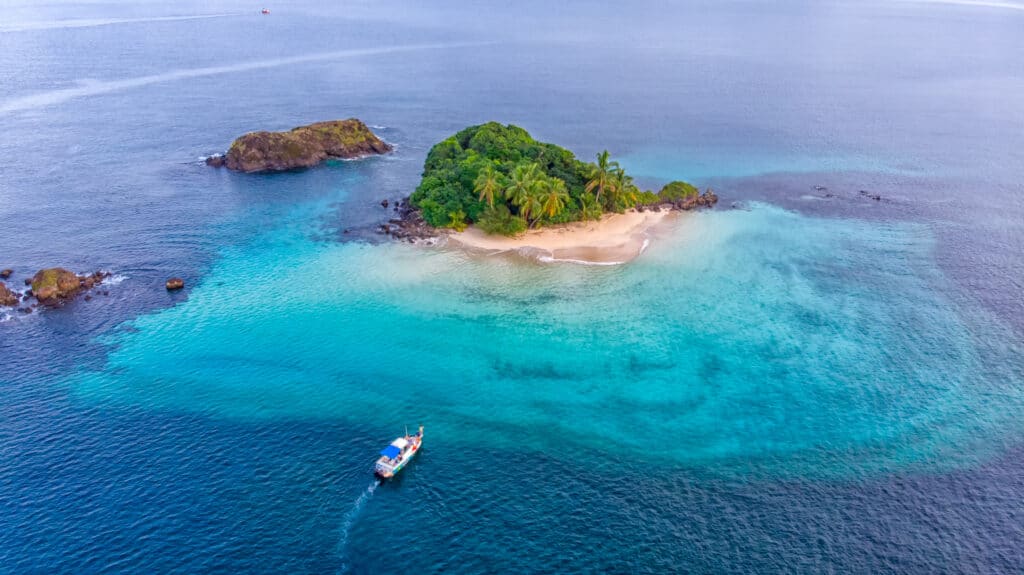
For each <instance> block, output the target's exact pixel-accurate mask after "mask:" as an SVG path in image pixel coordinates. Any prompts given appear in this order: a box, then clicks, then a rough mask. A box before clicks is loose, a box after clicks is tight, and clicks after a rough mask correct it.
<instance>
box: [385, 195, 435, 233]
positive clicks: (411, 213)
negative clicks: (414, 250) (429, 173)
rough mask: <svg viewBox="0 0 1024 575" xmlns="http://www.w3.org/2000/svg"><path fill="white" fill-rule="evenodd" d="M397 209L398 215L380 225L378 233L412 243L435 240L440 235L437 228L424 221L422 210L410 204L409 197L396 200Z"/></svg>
mask: <svg viewBox="0 0 1024 575" xmlns="http://www.w3.org/2000/svg"><path fill="white" fill-rule="evenodd" d="M395 210H396V211H398V217H397V218H391V219H390V220H388V223H386V224H381V225H380V226H378V227H377V233H380V234H384V235H386V236H391V237H393V238H395V239H396V240H406V241H408V242H411V243H416V242H417V241H421V240H433V239H436V238H437V237H438V235H439V231H438V230H437V228H434V227H433V226H431V225H430V224H428V223H427V222H426V221H424V220H423V216H422V215H420V211H419V210H417V209H416V208H414V207H412V206H411V205H409V201H408V199H406V200H405V201H397V202H395Z"/></svg>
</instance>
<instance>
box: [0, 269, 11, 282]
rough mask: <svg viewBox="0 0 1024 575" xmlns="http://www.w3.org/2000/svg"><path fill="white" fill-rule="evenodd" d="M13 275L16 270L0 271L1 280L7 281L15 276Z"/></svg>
mask: <svg viewBox="0 0 1024 575" xmlns="http://www.w3.org/2000/svg"><path fill="white" fill-rule="evenodd" d="M13 273H14V270H12V269H10V268H8V269H5V270H3V271H0V280H5V279H7V278H9V277H11V274H13Z"/></svg>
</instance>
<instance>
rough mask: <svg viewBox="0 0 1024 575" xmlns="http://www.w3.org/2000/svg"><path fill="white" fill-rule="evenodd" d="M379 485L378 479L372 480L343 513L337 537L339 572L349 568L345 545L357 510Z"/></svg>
mask: <svg viewBox="0 0 1024 575" xmlns="http://www.w3.org/2000/svg"><path fill="white" fill-rule="evenodd" d="M379 485H380V481H379V480H378V481H374V482H373V483H371V484H370V486H369V487H367V488H366V491H363V492H362V493H360V494H359V497H357V498H356V501H355V503H353V504H352V509H349V511H348V513H346V514H345V519H344V520H343V521H342V522H341V535H340V536H339V538H338V555H339V556H341V557H342V563H341V568H340V569H339V570H338V572H339V573H347V572H348V570H349V565H348V563H345V561H344V557H345V547H347V546H348V532H349V531H350V530H351V529H352V525H354V524H355V522H356V519H357V518H358V517H359V512H361V511H362V510H363V506H365V505H366V502H367V501H369V500H370V498H371V497H373V492H374V491H376V490H377V487H378V486H379Z"/></svg>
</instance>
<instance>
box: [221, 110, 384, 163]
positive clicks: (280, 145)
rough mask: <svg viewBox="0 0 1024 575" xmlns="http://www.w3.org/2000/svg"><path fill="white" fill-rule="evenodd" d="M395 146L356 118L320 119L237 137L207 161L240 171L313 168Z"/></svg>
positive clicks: (376, 152)
mask: <svg viewBox="0 0 1024 575" xmlns="http://www.w3.org/2000/svg"><path fill="white" fill-rule="evenodd" d="M390 151H391V146H390V145H389V144H388V143H387V142H385V141H383V140H381V139H380V138H378V137H377V135H376V134H374V133H373V132H372V131H370V128H368V127H367V126H366V124H364V123H363V122H361V121H359V120H357V119H356V118H349V119H347V120H333V121H327V122H316V123H314V124H310V125H308V126H299V127H298V128H294V129H292V130H289V131H286V132H266V131H260V132H249V133H248V134H245V135H243V136H241V137H239V138H237V139H236V140H235V141H234V142H233V143H232V144H231V147H230V148H228V151H227V153H225V154H223V155H219V154H218V155H213V156H210V157H209V158H207V159H206V163H207V164H209V165H211V166H215V167H220V166H224V167H226V168H228V169H229V170H237V171H240V172H267V171H282V170H294V169H298V168H311V167H313V166H315V165H317V164H319V163H320V162H323V161H324V160H327V159H331V158H336V159H343V160H345V159H352V158H360V157H363V156H370V155H374V154H385V153H387V152H390Z"/></svg>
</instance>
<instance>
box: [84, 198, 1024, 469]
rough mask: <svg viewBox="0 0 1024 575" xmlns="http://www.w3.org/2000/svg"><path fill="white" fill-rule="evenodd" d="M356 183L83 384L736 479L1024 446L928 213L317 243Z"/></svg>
mask: <svg viewBox="0 0 1024 575" xmlns="http://www.w3.org/2000/svg"><path fill="white" fill-rule="evenodd" d="M337 194H339V196H338V197H335V198H326V199H324V200H321V201H317V202H314V203H310V204H306V205H303V206H300V207H298V208H296V209H294V211H293V212H292V213H291V214H290V215H288V216H286V217H284V218H283V220H282V223H281V224H280V225H278V226H277V227H275V228H274V229H271V230H267V231H265V232H263V233H260V234H259V235H257V236H256V237H255V238H254V239H253V240H252V241H251V242H249V243H247V244H245V245H241V246H238V247H232V248H228V249H225V250H224V251H223V252H222V254H221V256H220V258H219V259H218V260H217V262H216V264H215V265H214V267H213V269H212V270H211V271H210V273H209V274H207V275H206V276H205V277H204V278H203V279H202V281H201V283H200V285H198V286H196V287H195V288H194V289H193V290H192V292H191V293H190V295H189V299H188V301H187V302H184V303H182V304H180V305H178V306H176V307H174V308H171V309H167V310H163V311H160V312H158V313H154V314H151V315H146V316H143V317H140V318H138V319H137V320H135V321H133V322H131V323H130V326H131V329H128V330H121V331H119V332H117V333H116V334H115V335H113V336H109V337H107V338H106V339H105V343H106V344H107V345H109V348H110V353H109V356H108V359H107V365H106V366H105V367H104V368H103V369H102V370H100V371H90V372H86V373H84V374H80V375H77V376H75V377H74V378H73V379H72V380H71V381H70V383H69V385H70V386H71V391H72V393H73V396H74V398H75V399H77V400H78V401H81V402H83V403H86V404H94V403H98V404H104V405H107V404H111V403H115V404H117V403H120V404H128V405H135V406H145V407H146V408H147V409H161V410H171V411H181V412H198V413H200V414H203V415H204V416H209V417H230V418H240V419H244V420H265V419H309V418H323V419H328V420H336V421H345V422H348V423H349V424H351V425H353V426H367V425H370V426H373V425H375V424H379V423H380V422H381V421H384V420H386V421H401V422H410V423H416V422H423V423H424V424H426V425H427V427H428V429H429V430H430V435H431V439H432V440H434V441H438V442H444V443H446V444H456V445H460V446H463V447H464V448H465V449H494V448H510V449H523V448H527V449H535V450H547V451H551V450H556V451H557V450H570V451H575V450H585V451H587V452H591V453H594V454H595V456H597V457H602V456H603V457H611V456H614V457H616V458H623V457H626V458H628V459H629V460H632V461H634V462H636V463H638V464H642V465H644V466H652V467H655V468H686V467H691V468H701V469H705V470H709V471H711V472H715V473H730V474H731V473H742V472H748V471H750V470H752V469H754V470H759V471H760V472H767V473H769V474H781V475H793V474H808V473H809V474H816V475H827V476H837V477H842V476H847V475H850V474H853V475H857V474H862V473H878V472H880V471H893V470H899V469H901V468H904V467H906V466H914V465H919V464H922V463H928V464H930V465H938V466H940V467H942V466H949V465H956V464H958V463H962V462H968V461H976V460H977V458H978V457H983V456H984V455H985V453H986V451H988V449H989V448H990V446H993V445H998V444H1000V443H1001V442H1002V441H1003V440H1013V439H1015V438H1016V437H1017V436H1018V432H1019V424H1018V423H1017V421H1018V419H1019V415H1020V414H1021V407H1022V405H1024V404H1022V397H1021V391H1020V390H1021V383H1022V382H1021V381H1020V379H1019V373H1017V372H1015V371H1014V370H1013V369H1012V367H1009V366H1012V365H1019V362H1020V359H1021V356H1020V353H1021V352H1020V349H1019V348H1017V347H1016V346H1015V344H1014V343H1013V341H1012V338H1010V337H1009V336H1008V333H1009V332H1005V331H998V327H993V326H998V325H999V323H998V322H985V325H986V326H987V327H986V328H985V329H986V330H987V331H988V332H987V333H982V334H979V333H978V332H977V330H976V329H974V327H975V326H969V325H966V324H965V323H964V321H965V320H964V319H962V318H964V317H967V316H970V315H972V314H979V313H982V312H981V311H980V310H964V309H959V308H958V307H957V305H955V304H954V303H953V301H952V300H950V299H947V298H946V297H944V296H943V293H944V292H945V291H946V290H947V289H948V286H946V285H945V284H946V280H945V278H944V277H943V275H942V274H941V273H940V272H939V271H938V269H937V267H936V263H935V260H934V255H933V252H934V247H935V242H934V238H933V237H932V234H931V232H929V230H928V228H927V227H925V226H922V225H918V224H912V223H900V222H885V223H872V222H865V221H857V220H841V219H825V218H816V217H808V216H802V215H798V214H796V213H793V212H789V211H785V210H783V209H781V208H777V207H773V206H770V205H767V204H758V203H754V204H750V205H747V206H745V207H744V208H743V209H734V210H726V211H715V212H710V213H700V214H686V215H683V216H680V217H678V218H676V219H674V220H671V221H670V223H669V224H667V225H666V227H664V228H663V229H658V230H655V231H654V232H653V234H654V236H655V237H653V238H652V244H651V247H650V248H649V249H648V250H647V252H646V253H644V254H643V255H642V257H641V258H639V259H638V260H636V261H635V262H633V263H631V264H629V265H623V266H616V267H612V268H608V267H588V266H580V265H571V264H562V265H544V264H539V263H536V262H533V261H531V260H528V259H525V258H522V257H518V256H508V255H506V256H480V255H470V254H467V253H464V252H462V251H460V250H458V249H446V248H437V247H424V246H409V245H399V244H384V245H368V244H360V243H348V244H338V243H335V242H324V241H318V240H317V239H316V232H317V222H318V221H319V220H318V216H319V215H322V214H321V213H320V212H322V211H323V210H325V209H326V206H328V205H330V202H331V201H334V200H339V199H341V198H342V197H343V196H344V194H345V192H344V191H343V190H342V191H339V192H337ZM448 463H449V464H452V465H454V464H455V462H448Z"/></svg>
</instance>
